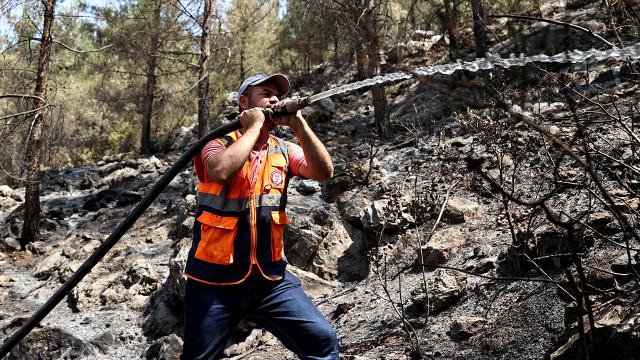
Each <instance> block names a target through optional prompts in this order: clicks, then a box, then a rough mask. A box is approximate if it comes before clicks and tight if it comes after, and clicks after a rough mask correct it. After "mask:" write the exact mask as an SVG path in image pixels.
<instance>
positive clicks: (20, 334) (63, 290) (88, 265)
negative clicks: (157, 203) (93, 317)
mask: <svg viewBox="0 0 640 360" xmlns="http://www.w3.org/2000/svg"><path fill="white" fill-rule="evenodd" d="M240 127H241V126H240V121H238V120H235V121H233V122H231V123H229V124H227V125H224V126H221V127H219V128H217V129H215V130H213V131H212V132H211V133H209V134H207V135H205V136H203V137H202V138H201V139H200V140H198V142H196V143H195V144H193V145H191V147H190V148H189V149H188V150H187V151H186V152H185V153H184V154H182V156H181V157H180V159H178V161H177V162H176V163H175V164H173V166H172V167H171V168H169V170H167V172H166V173H164V175H162V177H160V180H158V182H156V183H155V185H153V187H152V188H151V190H150V191H149V192H148V193H147V195H145V197H144V198H142V200H140V202H139V203H138V204H137V205H136V206H135V207H134V208H133V210H131V213H129V215H128V216H127V217H126V218H125V219H124V220H123V221H122V222H121V223H120V224H119V225H118V227H116V229H115V230H114V231H113V232H112V233H111V235H109V237H108V238H107V239H106V240H105V241H104V242H103V243H102V244H100V246H98V248H97V249H96V250H95V251H94V252H93V254H91V256H90V257H89V258H88V259H87V260H86V261H85V262H84V263H83V264H82V265H81V266H80V267H79V268H78V270H77V271H76V272H75V273H74V274H73V275H72V276H71V277H70V278H69V279H68V280H67V281H66V282H65V283H64V284H62V286H60V288H59V289H58V290H57V291H56V292H55V293H54V294H53V295H52V296H51V297H50V298H49V300H47V302H46V303H44V305H42V306H41V307H40V309H38V311H36V312H35V313H34V314H33V315H31V317H30V318H29V320H27V321H26V322H25V323H24V324H23V325H22V326H21V327H20V328H19V329H18V330H17V331H16V332H15V333H13V335H11V337H9V338H8V339H7V340H6V341H5V342H4V344H2V347H1V348H0V359H2V358H4V357H5V356H6V355H7V354H8V353H9V352H10V351H11V350H12V349H13V348H14V347H15V346H16V345H17V344H18V343H19V342H20V341H21V340H22V339H23V338H24V337H25V336H27V334H28V333H29V332H30V331H31V330H32V329H33V328H34V327H35V326H36V325H37V324H38V323H39V322H40V321H41V320H42V319H44V317H45V316H47V314H49V312H51V310H53V308H55V307H56V305H58V303H59V302H60V301H61V300H62V299H63V298H64V297H65V296H67V295H68V294H69V292H71V290H72V289H73V288H74V287H75V286H76V285H78V283H79V282H80V280H82V279H83V278H84V277H85V276H86V275H87V274H88V273H89V272H90V271H91V269H93V267H94V266H96V264H98V262H100V260H102V258H103V257H104V256H105V255H106V254H107V252H108V251H109V250H110V249H111V248H112V247H113V246H114V245H115V244H116V243H117V242H118V240H120V238H121V237H122V236H123V235H124V234H125V233H126V232H127V231H128V230H129V228H131V226H132V225H133V224H134V223H135V222H136V220H138V218H139V217H140V216H141V215H142V213H144V211H145V210H147V208H148V207H149V206H150V205H151V203H153V201H154V200H155V199H156V198H157V197H158V195H160V193H161V192H162V190H164V188H165V187H166V186H167V185H168V184H169V183H170V182H171V180H173V178H175V177H176V175H178V173H179V172H180V171H181V170H182V169H183V168H184V167H185V166H186V165H187V164H188V163H189V162H190V161H191V159H192V158H193V156H194V155H195V154H197V153H198V152H199V151H201V149H202V148H203V147H204V146H205V145H206V144H207V143H208V142H209V141H211V140H213V139H216V138H219V137H221V136H223V135H225V134H227V133H230V132H232V131H234V130H238V129H240Z"/></svg>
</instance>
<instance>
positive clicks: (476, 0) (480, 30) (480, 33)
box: [470, 0, 487, 57]
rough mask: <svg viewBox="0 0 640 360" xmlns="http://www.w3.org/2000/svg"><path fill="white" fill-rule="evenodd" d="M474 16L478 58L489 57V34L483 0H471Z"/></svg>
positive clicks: (474, 34)
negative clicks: (486, 27)
mask: <svg viewBox="0 0 640 360" xmlns="http://www.w3.org/2000/svg"><path fill="white" fill-rule="evenodd" d="M470 2H471V13H472V15H473V36H474V38H475V40H476V56H477V57H484V56H485V55H487V32H486V31H485V23H484V21H485V20H484V19H485V18H484V5H482V0H470Z"/></svg>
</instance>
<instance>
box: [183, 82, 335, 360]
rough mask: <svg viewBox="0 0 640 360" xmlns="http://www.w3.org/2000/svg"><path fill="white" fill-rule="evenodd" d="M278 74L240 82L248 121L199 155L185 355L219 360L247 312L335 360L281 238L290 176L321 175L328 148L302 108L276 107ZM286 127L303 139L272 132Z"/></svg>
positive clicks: (328, 170)
mask: <svg viewBox="0 0 640 360" xmlns="http://www.w3.org/2000/svg"><path fill="white" fill-rule="evenodd" d="M289 88H290V85H289V80H288V79H287V78H286V77H285V76H284V75H281V74H275V75H271V76H268V75H265V74H257V75H254V76H251V77H249V78H247V79H246V80H245V81H244V82H243V83H242V85H241V86H240V88H239V89H238V106H239V107H240V110H241V111H242V113H241V114H240V122H241V124H242V129H241V130H239V131H235V132H233V133H230V134H227V135H226V136H223V137H222V138H219V139H216V140H214V141H211V142H210V143H209V144H207V145H206V146H205V147H204V149H203V150H202V152H201V154H199V155H198V156H196V157H195V158H194V165H195V168H196V174H197V176H198V211H197V213H196V221H195V225H194V238H193V245H192V247H191V251H190V252H189V257H188V260H187V265H186V269H185V275H186V277H187V285H186V291H185V305H184V312H185V319H184V347H183V353H182V357H181V359H182V360H191V359H217V358H219V357H220V356H221V354H222V351H223V350H224V347H225V346H226V345H227V341H228V340H229V337H230V334H231V331H232V330H233V328H234V327H235V326H236V325H237V324H238V322H239V321H240V320H241V319H247V320H250V321H252V322H254V323H256V324H258V325H260V326H262V327H263V328H265V329H267V330H268V331H269V332H271V333H272V334H274V335H275V336H276V337H277V338H278V339H279V340H280V341H282V343H283V344H284V345H285V346H286V347H287V348H288V349H290V350H291V351H293V352H294V353H296V354H297V355H298V356H299V357H300V358H302V359H338V358H339V356H338V342H337V337H336V333H335V331H334V330H333V328H332V327H331V325H330V324H329V323H328V322H327V320H326V319H325V318H324V316H323V315H322V313H320V311H318V309H317V308H316V307H315V305H314V304H313V303H312V302H311V300H310V299H309V298H308V297H307V295H306V294H305V293H304V291H303V290H302V289H301V287H300V280H298V279H297V278H296V277H295V276H293V275H292V274H291V273H290V272H288V271H286V266H287V261H286V257H285V256H284V247H283V241H282V236H283V232H284V227H285V226H286V224H288V223H289V220H288V218H287V214H286V212H285V206H286V203H287V185H288V183H289V179H290V178H291V177H292V176H301V177H304V178H309V179H315V180H319V181H325V180H328V179H330V178H331V176H332V174H333V164H332V162H331V157H330V156H329V153H328V152H327V150H326V148H325V147H324V145H323V144H322V142H321V141H320V140H319V139H318V137H317V136H316V135H315V134H314V133H313V131H312V130H311V128H310V127H309V125H308V124H307V122H306V121H305V119H304V118H303V117H302V115H301V114H300V112H299V111H298V112H297V113H296V114H293V115H290V116H287V117H273V118H272V117H269V118H265V116H264V114H263V112H262V110H263V109H265V108H266V109H272V110H274V111H278V110H280V109H281V108H282V106H283V103H282V102H281V101H280V98H281V97H282V96H284V95H286V94H287V93H288V92H289ZM274 125H280V126H288V127H289V128H291V130H292V131H293V133H294V134H295V136H296V138H297V139H298V142H299V143H300V145H297V144H294V143H291V142H288V141H284V140H283V139H280V138H278V137H275V136H274V135H272V134H270V133H269V130H270V128H271V127H272V126H274Z"/></svg>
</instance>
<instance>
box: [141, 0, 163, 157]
mask: <svg viewBox="0 0 640 360" xmlns="http://www.w3.org/2000/svg"><path fill="white" fill-rule="evenodd" d="M160 9H161V2H160V1H158V2H156V4H155V5H154V9H153V25H152V29H151V42H150V46H149V49H148V51H149V54H148V57H147V85H146V87H145V92H144V100H143V103H142V136H141V139H140V145H141V146H140V152H141V153H142V154H150V153H151V118H152V116H153V98H154V96H155V91H156V67H157V61H158V58H157V52H158V45H159V43H160Z"/></svg>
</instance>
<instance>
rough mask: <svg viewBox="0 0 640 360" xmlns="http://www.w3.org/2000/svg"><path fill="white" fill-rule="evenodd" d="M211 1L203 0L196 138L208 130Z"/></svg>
mask: <svg viewBox="0 0 640 360" xmlns="http://www.w3.org/2000/svg"><path fill="white" fill-rule="evenodd" d="M212 8H213V0H204V11H203V19H202V35H201V36H200V64H199V65H200V70H199V71H198V138H201V137H203V136H204V134H205V132H206V131H207V128H208V121H209V106H210V101H211V98H210V96H209V56H210V55H211V12H212V11H213V10H212Z"/></svg>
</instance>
